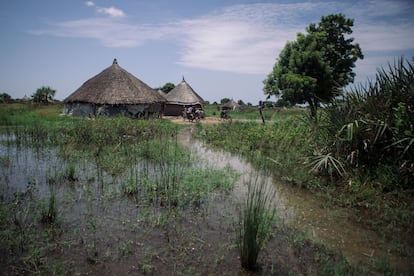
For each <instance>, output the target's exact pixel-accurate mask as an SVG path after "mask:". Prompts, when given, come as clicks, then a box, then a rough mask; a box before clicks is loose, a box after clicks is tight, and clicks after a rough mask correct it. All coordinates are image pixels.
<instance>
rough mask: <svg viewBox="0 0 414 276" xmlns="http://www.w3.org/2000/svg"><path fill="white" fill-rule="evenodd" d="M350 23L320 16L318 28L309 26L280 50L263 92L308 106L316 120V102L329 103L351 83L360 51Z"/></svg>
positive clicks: (340, 17)
mask: <svg viewBox="0 0 414 276" xmlns="http://www.w3.org/2000/svg"><path fill="white" fill-rule="evenodd" d="M353 25H354V22H353V20H352V19H347V18H346V17H345V15H343V14H333V15H328V16H326V17H322V18H321V21H320V22H319V24H318V25H316V24H310V25H309V27H308V28H307V29H306V30H307V34H302V33H299V34H298V35H297V39H296V41H292V42H288V43H287V44H286V45H285V48H284V49H283V50H282V51H281V53H280V55H279V59H278V61H277V62H276V64H275V65H274V67H273V70H272V72H271V73H270V74H269V75H268V76H267V79H266V80H264V82H263V83H264V88H263V91H264V92H265V94H267V95H268V97H270V96H271V95H282V98H283V99H284V100H286V101H289V102H291V103H298V104H304V103H307V104H309V107H310V110H311V115H312V117H316V113H317V108H318V106H319V105H320V103H327V102H330V101H332V99H334V98H335V97H336V96H338V95H339V94H340V93H341V88H343V87H344V86H346V85H347V84H349V83H351V82H353V80H354V77H355V73H354V72H353V68H354V67H355V62H356V61H357V60H358V59H362V58H363V55H362V51H361V48H360V47H359V45H358V44H357V43H353V41H354V39H353V38H346V37H345V36H346V35H350V34H352V27H353Z"/></svg>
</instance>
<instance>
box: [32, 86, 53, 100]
mask: <svg viewBox="0 0 414 276" xmlns="http://www.w3.org/2000/svg"><path fill="white" fill-rule="evenodd" d="M55 93H56V90H54V89H52V88H50V87H49V86H47V87H46V86H42V87H41V88H38V89H37V90H36V93H34V94H33V95H32V96H31V97H32V99H33V101H34V102H36V103H49V102H52V101H53V97H54V96H55Z"/></svg>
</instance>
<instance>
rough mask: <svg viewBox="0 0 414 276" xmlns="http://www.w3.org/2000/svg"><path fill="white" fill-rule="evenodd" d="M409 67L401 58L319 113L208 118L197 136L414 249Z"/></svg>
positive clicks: (398, 245)
mask: <svg viewBox="0 0 414 276" xmlns="http://www.w3.org/2000/svg"><path fill="white" fill-rule="evenodd" d="M413 68H414V66H413V63H412V62H409V61H407V60H399V61H397V62H396V63H395V64H394V66H391V65H390V66H389V68H388V70H386V69H382V70H380V71H379V72H378V74H377V79H376V80H375V81H374V82H372V83H369V84H368V86H367V87H365V88H364V87H361V88H359V89H356V90H353V91H351V92H349V93H348V94H346V95H344V97H343V98H340V99H338V100H336V101H335V102H334V103H333V104H332V105H329V106H328V107H326V108H324V109H322V111H321V112H320V114H319V116H318V117H317V118H316V120H315V118H313V117H311V116H309V115H307V116H306V115H305V116H304V115H303V114H302V115H300V116H290V115H284V112H285V110H281V111H280V112H279V113H277V115H276V116H274V117H272V121H270V122H269V123H268V124H266V125H261V124H259V123H257V122H256V123H254V122H242V121H240V120H239V121H237V120H236V121H233V123H231V124H219V125H208V126H203V129H200V131H199V133H200V137H202V138H203V139H204V140H205V141H206V142H208V143H209V144H212V145H214V146H216V147H220V148H224V149H226V150H229V151H232V152H235V153H240V154H242V155H244V156H246V157H247V158H249V160H251V161H252V162H254V163H257V166H258V167H260V166H265V167H267V168H268V169H269V170H271V171H272V173H273V175H274V176H276V177H278V178H279V179H280V180H282V181H284V182H287V183H292V184H295V185H299V186H301V187H306V188H307V189H308V190H310V191H312V192H314V193H315V194H317V195H318V196H320V197H322V198H323V200H321V202H323V203H322V204H323V206H325V207H331V206H336V207H338V206H339V207H342V208H347V212H349V214H350V218H352V219H354V220H355V221H358V223H363V224H365V225H367V226H368V227H370V228H371V229H372V230H374V231H375V232H377V233H378V234H379V235H380V236H381V237H383V238H384V240H388V241H389V240H393V241H394V243H395V246H394V249H393V250H395V251H397V252H403V254H404V255H408V256H412V255H413V254H414V252H413V250H412V248H410V246H409V243H410V240H411V238H410V237H412V235H413V233H414V228H413V225H414V223H413V222H414V215H413V214H414V205H413V201H412V196H413V195H412V189H413V186H412V183H414V173H413V172H414V171H413V166H414V164H413V163H412V162H413V161H412V160H414V142H413V141H414V140H413V133H414V113H413V110H414V105H413V103H414V99H413V95H414V91H413V83H414V79H413V76H414V70H413ZM263 159H265V160H267V161H266V162H265V164H263V161H262V160H263ZM396 233H398V234H396Z"/></svg>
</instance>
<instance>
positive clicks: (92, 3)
mask: <svg viewBox="0 0 414 276" xmlns="http://www.w3.org/2000/svg"><path fill="white" fill-rule="evenodd" d="M85 5H86V6H87V7H93V6H95V3H94V2H92V1H86V2H85Z"/></svg>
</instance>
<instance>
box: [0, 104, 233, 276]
mask: <svg viewBox="0 0 414 276" xmlns="http://www.w3.org/2000/svg"><path fill="white" fill-rule="evenodd" d="M3 107H4V108H3ZM61 111H62V106H61V105H48V106H35V105H31V104H28V105H22V104H12V105H4V106H2V108H1V110H0V117H1V118H2V121H1V122H2V125H1V128H0V132H1V134H2V139H1V141H0V143H1V146H4V148H5V149H6V150H5V151H4V152H2V153H1V159H0V160H1V164H0V165H1V169H2V172H4V173H5V175H6V178H5V177H3V173H2V177H1V178H0V184H1V185H0V186H1V189H0V191H1V194H0V198H2V202H1V205H0V218H1V224H0V238H1V239H2V240H4V241H5V242H3V243H1V245H0V255H1V256H7V258H1V260H0V265H1V267H2V270H3V272H4V273H7V274H27V273H29V274H62V273H59V271H66V272H65V273H67V274H73V273H79V272H82V271H83V272H85V273H86V272H87V269H88V268H85V267H83V266H85V264H89V265H98V264H99V263H103V262H115V261H116V260H117V259H118V257H117V254H118V252H119V254H121V255H122V256H125V255H126V256H130V255H135V254H140V252H141V249H140V246H139V245H138V246H137V243H138V244H139V243H142V242H145V240H146V239H147V237H146V235H149V233H151V232H154V229H155V231H156V232H160V233H161V239H162V240H166V241H167V244H166V245H165V246H167V247H168V246H170V247H177V246H178V245H177V244H176V243H175V242H176V239H178V237H177V238H176V236H178V235H179V233H180V231H178V230H179V228H181V227H182V228H184V227H185V225H186V223H185V221H186V219H187V217H189V218H188V219H189V220H191V219H192V217H193V216H194V217H195V218H194V220H196V219H197V216H198V215H196V214H200V216H201V219H200V220H201V221H202V218H203V216H204V217H206V216H208V210H209V201H208V200H209V199H210V198H214V197H215V196H216V195H217V196H218V195H226V194H227V193H229V192H230V191H231V190H232V187H233V184H234V181H235V179H236V178H237V175H236V174H235V173H234V172H233V171H232V170H231V169H224V170H219V169H213V168H210V167H205V166H201V164H199V163H197V162H196V161H195V157H194V156H192V154H191V153H190V152H189V150H188V149H187V148H186V147H184V146H183V145H181V143H179V142H178V138H177V135H178V131H179V126H177V125H174V124H172V123H170V122H169V121H164V120H152V121H149V120H132V119H129V118H125V117H116V118H96V119H93V120H91V119H82V118H74V117H68V116H59V114H60V112H61ZM3 119H4V120H3ZM10 149H12V150H10ZM20 154H22V155H23V156H24V158H23V160H25V159H27V160H32V161H29V162H46V163H45V164H46V166H48V168H45V169H42V166H43V165H41V164H37V166H35V167H34V169H33V170H32V169H30V170H28V169H27V168H26V167H24V165H23V166H22V168H20V169H21V170H22V173H23V174H24V175H25V177H28V182H27V185H26V187H21V188H18V187H13V186H11V185H15V183H14V184H10V183H9V181H12V178H13V166H16V164H15V163H13V162H15V161H14V160H19V158H16V157H17V156H19V155H20ZM12 160H13V161H12ZM36 160H37V161H36ZM27 165H28V166H29V168H32V167H33V165H32V164H26V166H27ZM8 173H12V175H11V176H10V179H9V177H8V176H7V174H8ZM26 174H27V175H26ZM14 189H16V190H17V191H16V192H13V193H11V192H10V191H14ZM121 206H122V208H121ZM117 212H119V214H118V213H117ZM193 212H194V214H193ZM114 213H117V215H114ZM182 221H184V222H182ZM119 226H123V228H119ZM157 229H160V230H157ZM184 229H185V228H184ZM106 231H110V232H111V234H110V235H108V234H107V232H106ZM131 231H132V232H135V231H137V232H139V233H142V234H140V235H139V236H135V237H134V236H133V237H131ZM134 235H135V234H134ZM143 236H144V237H143ZM189 237H192V235H189ZM152 239H154V240H158V239H160V237H154V238H152ZM107 244H110V245H116V246H115V247H111V248H107V247H106V246H107ZM183 247H184V245H183ZM146 248H147V247H146ZM162 248H164V247H162ZM115 249H116V250H115ZM118 249H119V251H118ZM157 250H158V249H157ZM59 252H62V253H59ZM63 252H66V253H63ZM67 252H69V253H67ZM146 254H148V255H149V256H151V254H152V253H150V252H148V253H146ZM70 255H71V256H78V257H73V258H69V259H67V257H65V256H70ZM79 258H80V259H79ZM183 258H184V257H183ZM187 258H188V257H187ZM143 260H144V263H145V265H142V269H143V270H145V271H147V272H148V271H151V270H152V269H150V268H151V267H155V266H154V265H153V264H152V262H153V260H152V259H151V257H148V258H147V255H145V256H144V259H143ZM147 261H148V262H147ZM74 264H77V265H76V266H75V265H74ZM78 264H80V265H78ZM85 269H86V270H85Z"/></svg>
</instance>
